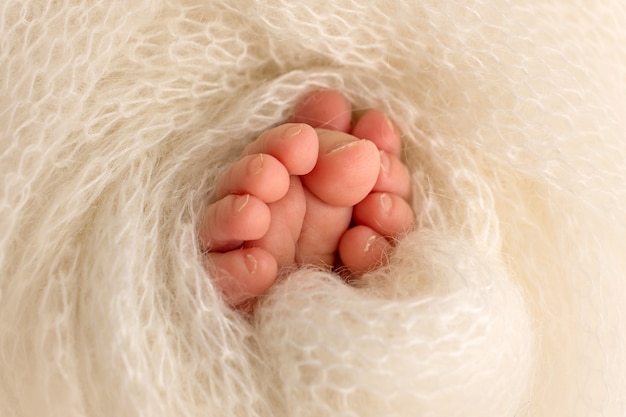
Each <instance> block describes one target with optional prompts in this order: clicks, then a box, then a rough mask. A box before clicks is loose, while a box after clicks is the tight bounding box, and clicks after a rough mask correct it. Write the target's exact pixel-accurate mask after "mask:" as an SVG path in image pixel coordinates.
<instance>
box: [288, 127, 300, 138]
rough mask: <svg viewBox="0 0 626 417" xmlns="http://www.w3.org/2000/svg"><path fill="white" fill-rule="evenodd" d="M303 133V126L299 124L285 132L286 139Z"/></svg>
mask: <svg viewBox="0 0 626 417" xmlns="http://www.w3.org/2000/svg"><path fill="white" fill-rule="evenodd" d="M301 132H302V124H297V125H294V126H291V127H290V128H289V129H287V130H286V131H285V137H287V138H291V137H294V136H297V135H299V134H300V133H301Z"/></svg>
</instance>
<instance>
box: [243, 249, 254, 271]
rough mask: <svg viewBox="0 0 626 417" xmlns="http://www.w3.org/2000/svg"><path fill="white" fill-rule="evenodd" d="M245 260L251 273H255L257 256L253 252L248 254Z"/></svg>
mask: <svg viewBox="0 0 626 417" xmlns="http://www.w3.org/2000/svg"><path fill="white" fill-rule="evenodd" d="M243 261H244V262H245V263H246V268H247V269H248V272H249V273H250V274H254V273H255V272H256V267H257V262H256V258H255V257H254V256H253V255H252V254H247V255H246V256H245V257H244V258H243Z"/></svg>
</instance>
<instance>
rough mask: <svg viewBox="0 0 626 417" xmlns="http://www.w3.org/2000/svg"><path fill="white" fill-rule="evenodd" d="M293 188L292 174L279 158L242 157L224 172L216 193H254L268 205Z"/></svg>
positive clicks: (257, 155)
mask: <svg viewBox="0 0 626 417" xmlns="http://www.w3.org/2000/svg"><path fill="white" fill-rule="evenodd" d="M288 189H289V172H287V169H286V168H285V166H284V165H283V164H282V163H281V162H280V161H279V160H278V159H276V158H274V157H273V156H271V155H268V154H262V153H259V154H254V155H248V156H244V157H243V158H241V159H240V160H239V161H237V162H235V163H234V164H232V165H231V166H230V167H228V169H226V171H224V172H223V173H222V175H221V176H220V178H219V179H218V180H217V186H216V189H215V194H216V197H217V198H223V197H225V196H226V195H228V194H252V195H254V196H255V197H258V198H259V199H261V200H262V201H264V202H266V203H271V202H274V201H277V200H280V199H281V198H283V197H284V196H285V194H286V193H287V190H288Z"/></svg>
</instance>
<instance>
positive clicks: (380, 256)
mask: <svg viewBox="0 0 626 417" xmlns="http://www.w3.org/2000/svg"><path fill="white" fill-rule="evenodd" d="M391 248H392V247H391V244H390V243H389V242H388V241H387V239H385V238H384V237H383V236H381V235H380V234H378V233H376V232H375V231H373V230H372V229H370V228H369V227H367V226H355V227H353V228H351V229H349V230H347V231H346V232H345V233H344V234H343V236H342V237H341V240H340V241H339V257H340V258H341V261H342V263H343V265H344V266H346V267H347V268H348V269H349V270H350V271H351V272H353V273H357V274H359V273H363V272H367V271H371V270H374V269H376V268H378V267H380V266H382V265H384V264H385V263H386V262H387V254H388V253H389V251H390V250H391Z"/></svg>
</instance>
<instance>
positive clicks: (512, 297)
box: [0, 0, 626, 417]
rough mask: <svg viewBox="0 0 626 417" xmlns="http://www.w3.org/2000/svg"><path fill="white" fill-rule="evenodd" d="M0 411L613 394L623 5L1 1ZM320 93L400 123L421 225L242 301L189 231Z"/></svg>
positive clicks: (492, 408)
mask: <svg viewBox="0 0 626 417" xmlns="http://www.w3.org/2000/svg"><path fill="white" fill-rule="evenodd" d="M0 37H1V38H0V45H1V48H0V415H2V416H4V417H13V416H15V417H18V416H19V417H23V416H24V417H25V416H38V417H40V416H63V417H78V416H90V417H91V416H93V417H96V416H116V417H124V416H129V417H131V416H133V417H137V416H146V417H157V416H220V417H231V416H246V417H247V416H251V417H252V416H264V417H265V416H277V417H283V416H284V417H287V416H289V417H291V416H294V417H296V416H424V417H426V416H438V417H440V416H446V417H453V416H464V417H474V416H476V417H478V416H480V417H485V416H499V417H502V416H510V417H514V416H515V417H522V416H538V417H539V416H545V417H560V416H563V417H565V416H567V417H575V416H611V417H623V416H624V415H626V347H625V346H626V279H625V273H626V256H624V255H625V254H626V168H625V166H626V164H625V162H624V161H625V160H626V137H625V133H626V75H625V74H626V53H625V52H624V45H625V42H626V3H625V2H623V1H622V0H606V1H597V2H593V1H584V0H574V1H570V0H547V1H541V2H533V1H531V2H522V1H514V0H510V1H506V0H441V1H440V0H421V1H391V0H387V1H382V0H381V1H349V0H316V1H287V0H266V1H252V0H245V1H243V0H242V1H237V2H235V1H228V0H223V1H219V0H138V1H127V0H111V1H95V0H94V1H91V0H76V1H74V0H59V1H51V0H50V1H43V0H42V1H39V0H4V1H2V2H1V4H0ZM317 88H335V89H338V90H339V91H341V92H342V93H344V94H345V95H346V96H347V98H348V99H349V100H350V101H351V102H352V103H354V106H355V110H356V111H357V112H358V111H362V110H365V109H368V108H378V109H381V110H383V111H386V112H388V113H389V114H390V115H392V117H393V119H394V120H395V122H396V123H397V125H398V126H399V128H400V129H401V130H402V132H403V141H404V142H403V146H404V156H405V160H406V163H407V164H408V166H409V167H410V171H411V173H412V178H413V182H414V189H413V191H414V200H413V202H412V203H413V206H414V207H415V210H416V212H417V213H419V216H418V219H419V221H418V223H419V224H418V227H417V228H416V230H415V231H413V232H411V233H410V234H408V235H407V236H405V237H403V238H402V239H401V240H400V241H399V242H398V245H397V250H396V251H395V252H394V253H393V255H392V256H391V257H390V259H389V264H388V265H387V266H386V267H384V268H382V269H379V270H377V271H374V272H372V273H370V274H368V275H366V276H364V277H363V278H362V279H361V280H360V281H358V282H356V283H354V285H347V284H346V283H344V282H343V281H342V280H341V279H339V278H338V277H337V276H335V275H333V274H331V273H326V272H320V271H317V270H311V269H306V268H302V269H299V270H294V271H291V272H290V273H289V274H285V276H283V277H281V279H280V281H279V282H278V283H277V285H275V286H274V287H273V288H272V289H271V290H270V291H269V292H268V293H267V294H266V296H264V297H263V299H262V300H261V301H260V303H259V305H258V308H257V309H256V312H255V314H254V316H252V317H250V318H245V317H242V316H241V315H240V314H238V313H236V312H234V311H232V310H231V309H230V308H229V307H228V306H226V305H225V304H224V302H223V301H222V298H221V296H220V294H219V293H218V292H217V291H216V289H215V288H214V286H213V281H212V280H211V279H210V278H209V277H208V276H207V272H206V268H205V266H206V265H205V259H204V258H203V256H202V254H201V251H200V248H199V245H198V241H197V230H198V225H199V219H200V217H201V213H202V210H203V208H204V207H205V206H206V204H207V196H208V195H210V194H211V192H212V189H213V186H214V181H215V178H216V177H217V175H218V174H219V173H220V172H221V171H222V170H223V169H224V168H225V167H226V166H228V164H230V163H232V162H233V161H234V160H236V158H237V155H238V154H239V153H240V152H241V150H242V148H243V147H244V146H245V145H246V144H247V143H249V142H250V141H251V140H253V139H254V137H255V136H256V135H258V134H259V133H260V132H262V131H263V130H265V129H267V128H269V127H271V126H274V125H276V124H279V123H281V122H284V121H285V120H286V119H287V117H288V115H289V113H290V111H291V110H292V109H293V106H294V104H295V103H296V102H297V100H298V99H300V98H301V97H302V96H303V95H305V94H306V93H307V92H309V91H311V90H314V89H317Z"/></svg>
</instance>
